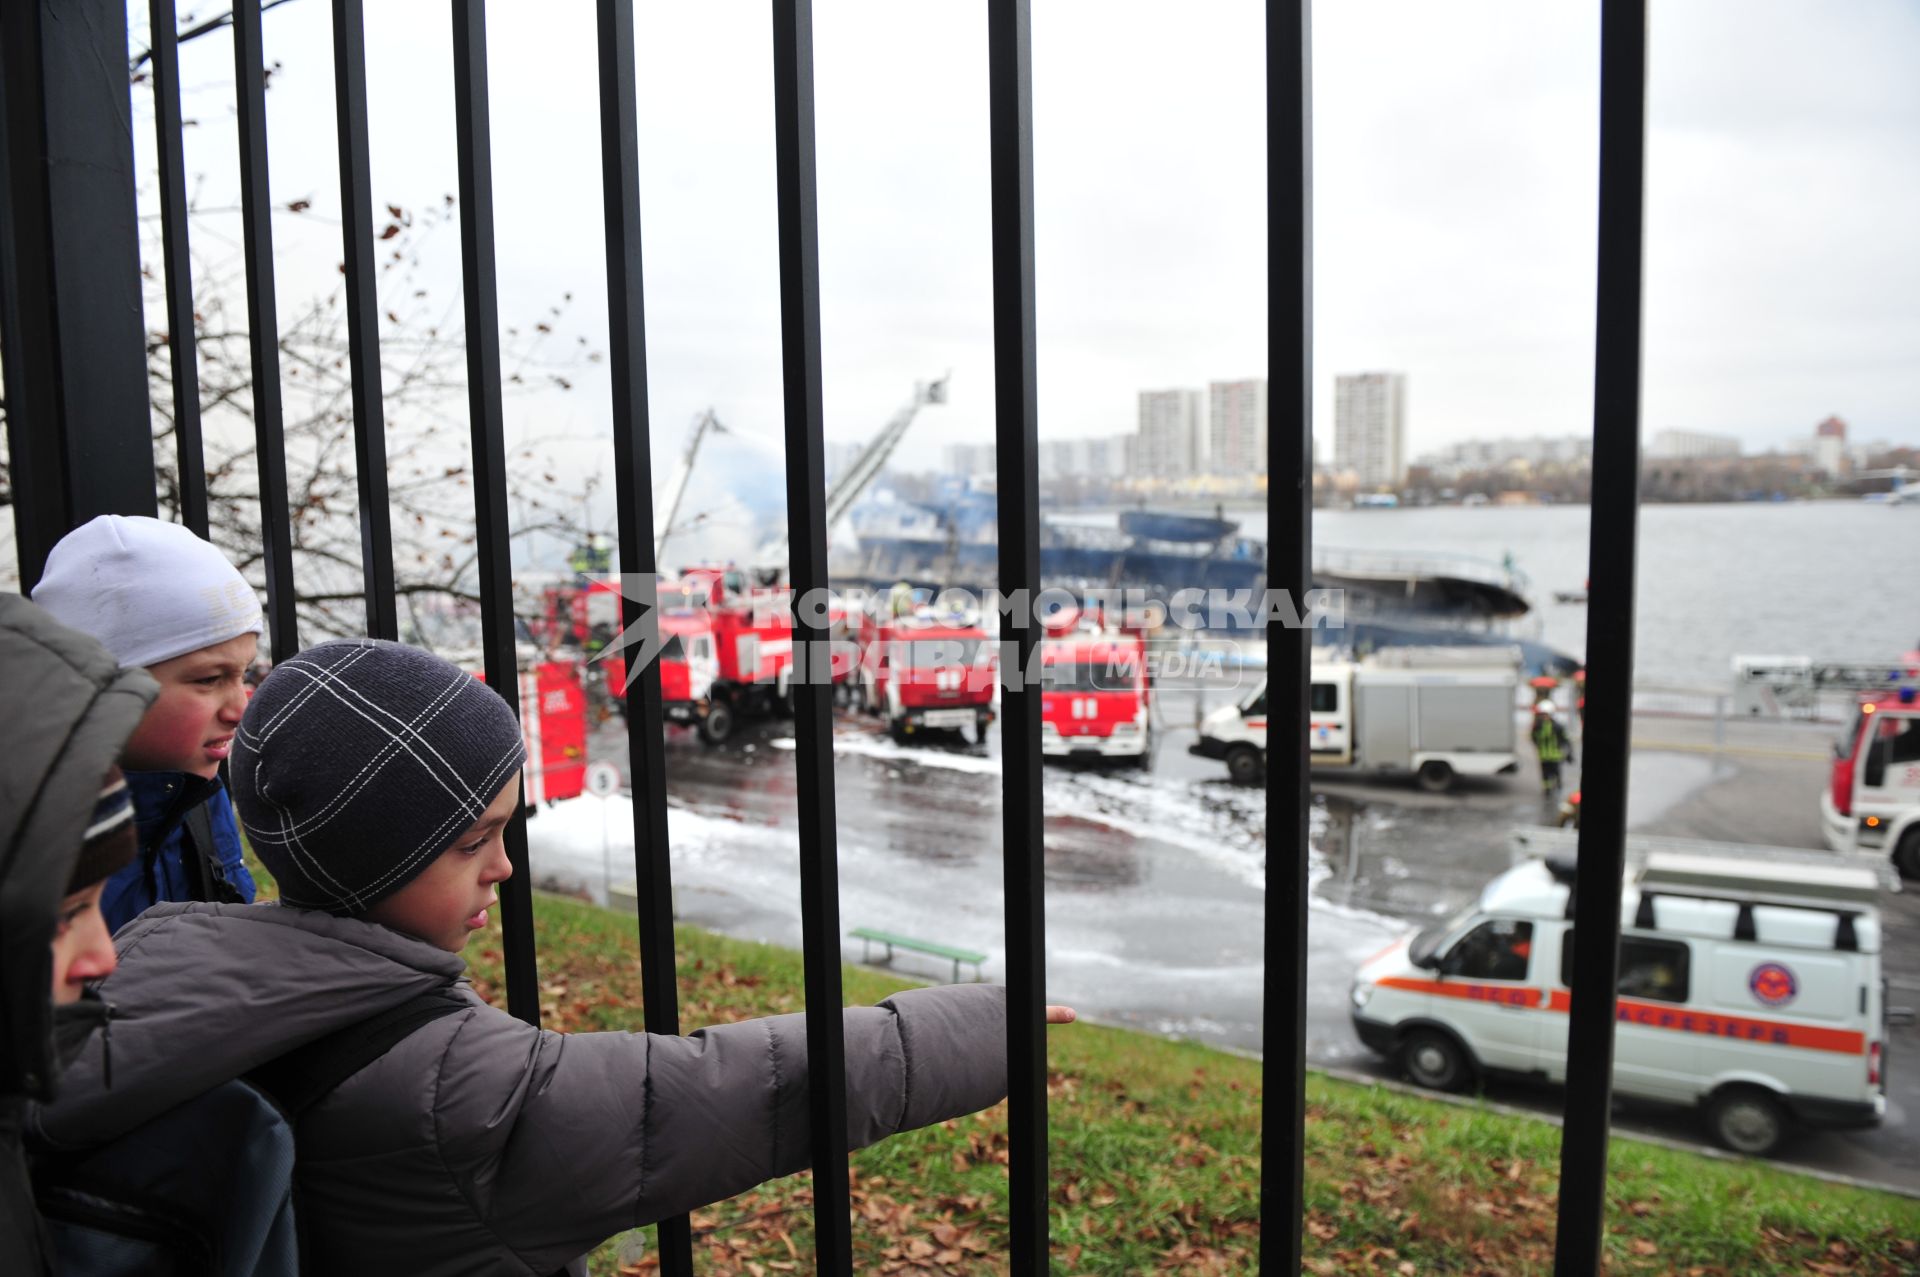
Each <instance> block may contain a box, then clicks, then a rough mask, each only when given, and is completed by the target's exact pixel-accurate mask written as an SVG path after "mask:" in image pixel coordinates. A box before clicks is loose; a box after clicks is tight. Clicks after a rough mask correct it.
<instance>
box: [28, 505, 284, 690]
mask: <svg viewBox="0 0 1920 1277" xmlns="http://www.w3.org/2000/svg"><path fill="white" fill-rule="evenodd" d="M33 601H34V602H35V603H38V604H39V605H40V606H41V607H43V608H45V609H47V611H49V612H51V613H53V615H54V617H55V619H57V620H59V621H61V622H62V623H64V624H66V625H70V626H72V627H73V628H74V629H76V630H80V631H82V632H83V633H86V634H91V635H92V636H93V637H94V638H97V639H99V640H100V642H101V643H102V644H104V645H105V646H106V649H107V650H108V651H110V652H112V653H113V655H114V657H115V658H116V659H117V660H118V661H119V662H120V665H121V667H122V668H133V667H138V666H147V665H157V664H159V663H160V662H161V661H170V660H172V659H173V658H174V657H176V656H185V655H186V654H187V653H188V652H197V651H199V650H200V649H201V648H203V647H212V646H213V645H214V644H216V643H224V642H226V641H227V640H228V639H231V638H238V637H239V636H240V635H242V634H259V633H260V632H261V631H262V630H263V629H264V628H265V627H264V624H263V622H262V620H261V616H260V599H259V596H258V595H256V594H255V593H254V592H253V587H252V586H250V585H248V584H247V579H246V578H245V577H243V576H241V575H240V573H239V571H238V569H236V568H235V567H234V566H233V564H231V563H229V562H227V557H226V555H224V554H222V553H220V551H219V550H217V549H215V548H214V547H213V546H211V545H209V544H208V543H207V542H205V541H202V540H201V539H200V538H199V537H197V536H195V535H194V534H193V533H192V532H190V531H188V530H187V529H186V528H183V527H181V526H180V525H179V524H177V523H167V522H164V521H163V520H160V519H150V518H147V517H145V516H143V515H121V514H103V515H101V516H100V517H99V518H97V519H94V520H93V521H91V522H89V523H85V524H82V525H81V526H80V527H77V528H75V529H74V530H73V531H71V532H69V533H67V535H66V536H64V537H62V538H60V543H59V544H58V545H56V546H54V547H53V552H52V553H51V554H49V555H48V556H47V566H46V571H45V572H44V574H43V575H42V576H41V578H40V584H38V585H36V586H35V587H34V588H33Z"/></svg>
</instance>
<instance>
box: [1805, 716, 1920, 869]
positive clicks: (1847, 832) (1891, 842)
mask: <svg viewBox="0 0 1920 1277" xmlns="http://www.w3.org/2000/svg"><path fill="white" fill-rule="evenodd" d="M1915 687H1916V685H1915V684H1914V683H1911V682H1909V683H1907V684H1906V685H1905V686H1903V687H1900V688H1898V689H1897V690H1893V691H1888V692H1879V693H1868V694H1866V695H1863V696H1862V697H1861V698H1860V701H1859V706H1858V708H1857V710H1856V712H1855V713H1854V716H1853V719H1852V721H1851V722H1849V723H1848V724H1847V726H1846V728H1845V729H1844V730H1843V731H1842V732H1841V733H1840V738H1839V739H1838V740H1836V741H1835V742H1834V746H1833V769H1832V773H1831V775H1830V777H1829V780H1828V785H1827V789H1826V792H1824V793H1823V794H1821V795H1820V817H1821V821H1820V823H1821V827H1822V831H1823V832H1824V833H1825V835H1826V840H1827V845H1828V846H1829V847H1831V848H1833V849H1834V850H1835V851H1838V852H1856V851H1864V852H1869V853H1877V854H1887V855H1890V856H1891V858H1892V860H1893V864H1894V867H1895V868H1896V869H1898V870H1899V871H1900V875H1901V877H1903V878H1909V879H1920V694H1916V690H1915Z"/></svg>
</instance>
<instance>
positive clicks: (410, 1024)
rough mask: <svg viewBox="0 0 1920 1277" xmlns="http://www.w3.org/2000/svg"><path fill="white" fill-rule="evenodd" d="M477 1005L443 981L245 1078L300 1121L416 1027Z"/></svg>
mask: <svg viewBox="0 0 1920 1277" xmlns="http://www.w3.org/2000/svg"><path fill="white" fill-rule="evenodd" d="M473 1005H474V1004H473V1003H471V1002H469V1001H467V1000H466V999H465V998H463V997H461V996H460V995H459V994H458V993H456V992H455V991H454V988H453V986H452V985H442V986H441V987H439V988H437V989H430V990H428V991H427V992H425V993H421V994H416V995H415V996H413V997H411V998H408V999H407V1000H406V1001H405V1002H402V1003H401V1004H400V1005H399V1006H396V1007H393V1008H392V1009H390V1010H387V1011H383V1012H381V1013H380V1014H379V1015H376V1016H374V1017H372V1018H371V1019H367V1020H361V1021H359V1022H358V1023H356V1024H350V1025H348V1026H347V1027H345V1028H344V1029H340V1030H338V1031H336V1032H334V1033H330V1034H328V1035H327V1036H326V1037H323V1038H317V1039H315V1040H314V1041H312V1042H309V1043H307V1044H306V1045H305V1046H301V1047H295V1048H294V1049H293V1050H291V1051H289V1052H287V1053H286V1054H285V1055H282V1056H280V1057H279V1058H278V1059H275V1060H269V1061H268V1062H267V1063H265V1064H263V1065H261V1066H260V1067H259V1068H257V1069H254V1070H253V1071H252V1072H251V1073H249V1074H247V1075H246V1078H245V1080H246V1081H247V1082H248V1083H250V1084H252V1085H253V1086H255V1087H257V1088H259V1089H260V1090H262V1091H264V1092H266V1093H267V1094H268V1095H270V1096H272V1097H273V1101H274V1103H276V1104H277V1105H279V1106H280V1111H281V1112H282V1113H285V1114H286V1115H287V1121H288V1123H289V1124H291V1125H294V1126H296V1127H297V1126H298V1125H299V1122H300V1118H301V1115H302V1114H304V1113H305V1112H306V1111H307V1110H308V1109H310V1108H312V1107H313V1106H314V1105H315V1104H317V1103H319V1102H320V1101H321V1100H323V1099H325V1098H326V1097H327V1096H328V1095H330V1094H331V1093H332V1092H333V1090H334V1088H335V1087H338V1086H339V1085H340V1084H341V1083H342V1082H344V1081H346V1080H347V1079H348V1078H350V1077H352V1076H353V1075H354V1074H356V1073H358V1072H359V1071H360V1070H361V1069H364V1068H366V1067H367V1066H368V1065H369V1064H372V1063H373V1062H374V1061H375V1060H377V1059H379V1058H380V1057H381V1056H383V1055H385V1054H386V1053H387V1052H388V1051H391V1050H392V1049H393V1048H394V1047H395V1046H397V1045H398V1044H399V1043H400V1042H401V1041H402V1040H404V1039H405V1038H407V1037H409V1036H411V1035H412V1034H413V1033H414V1032H415V1031H416V1030H418V1029H421V1028H424V1027H425V1026H426V1025H428V1024H430V1023H432V1022H433V1021H435V1020H438V1019H440V1018H441V1017H442V1016H448V1015H453V1014H454V1013H456V1012H459V1011H465V1010H467V1009H468V1008H470V1007H472V1006H473Z"/></svg>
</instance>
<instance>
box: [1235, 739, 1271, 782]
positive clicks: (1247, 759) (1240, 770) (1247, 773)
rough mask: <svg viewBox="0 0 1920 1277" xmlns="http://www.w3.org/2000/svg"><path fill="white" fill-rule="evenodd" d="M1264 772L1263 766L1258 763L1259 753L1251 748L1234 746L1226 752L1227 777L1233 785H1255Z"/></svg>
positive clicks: (1249, 746)
mask: <svg viewBox="0 0 1920 1277" xmlns="http://www.w3.org/2000/svg"><path fill="white" fill-rule="evenodd" d="M1265 770H1266V767H1265V765H1264V764H1262V763H1261V761H1260V751H1259V750H1257V749H1255V748H1254V747H1253V746H1251V745H1235V746H1234V747H1233V748H1232V749H1230V750H1228V751H1227V775H1229V776H1231V777H1233V783H1234V784H1236V785H1252V784H1256V783H1258V781H1259V780H1260V774H1261V773H1262V772H1264V771H1265Z"/></svg>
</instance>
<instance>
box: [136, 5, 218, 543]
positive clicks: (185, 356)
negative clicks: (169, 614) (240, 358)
mask: <svg viewBox="0 0 1920 1277" xmlns="http://www.w3.org/2000/svg"><path fill="white" fill-rule="evenodd" d="M147 16H148V26H149V27H150V28H151V32H150V35H149V39H150V40H151V42H152V49H151V54H152V57H151V64H152V74H153V129H154V141H155V148H154V150H155V157H156V160H157V162H158V172H159V180H160V252H161V259H162V262H163V264H164V266H165V281H164V282H165V285H166V290H167V365H168V371H169V373H170V374H171V376H172V378H173V445H174V466H175V472H176V474H177V476H178V481H179V488H180V492H179V496H180V522H182V523H184V524H186V525H187V527H189V528H191V529H192V530H193V531H194V532H195V533H197V534H198V535H200V536H205V535H207V462H206V453H205V451H204V450H203V449H202V448H201V446H200V360H199V353H198V349H197V347H196V346H195V337H196V333H197V329H196V327H195V324H194V322H193V259H192V256H191V255H190V254H189V253H188V251H187V172H186V168H187V161H186V154H185V147H184V145H183V143H182V141H181V134H180V41H179V33H178V32H177V31H176V30H175V27H176V25H177V22H178V19H177V18H176V17H175V15H174V8H173V0H152V3H151V4H149V5H148V6H147Z"/></svg>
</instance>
